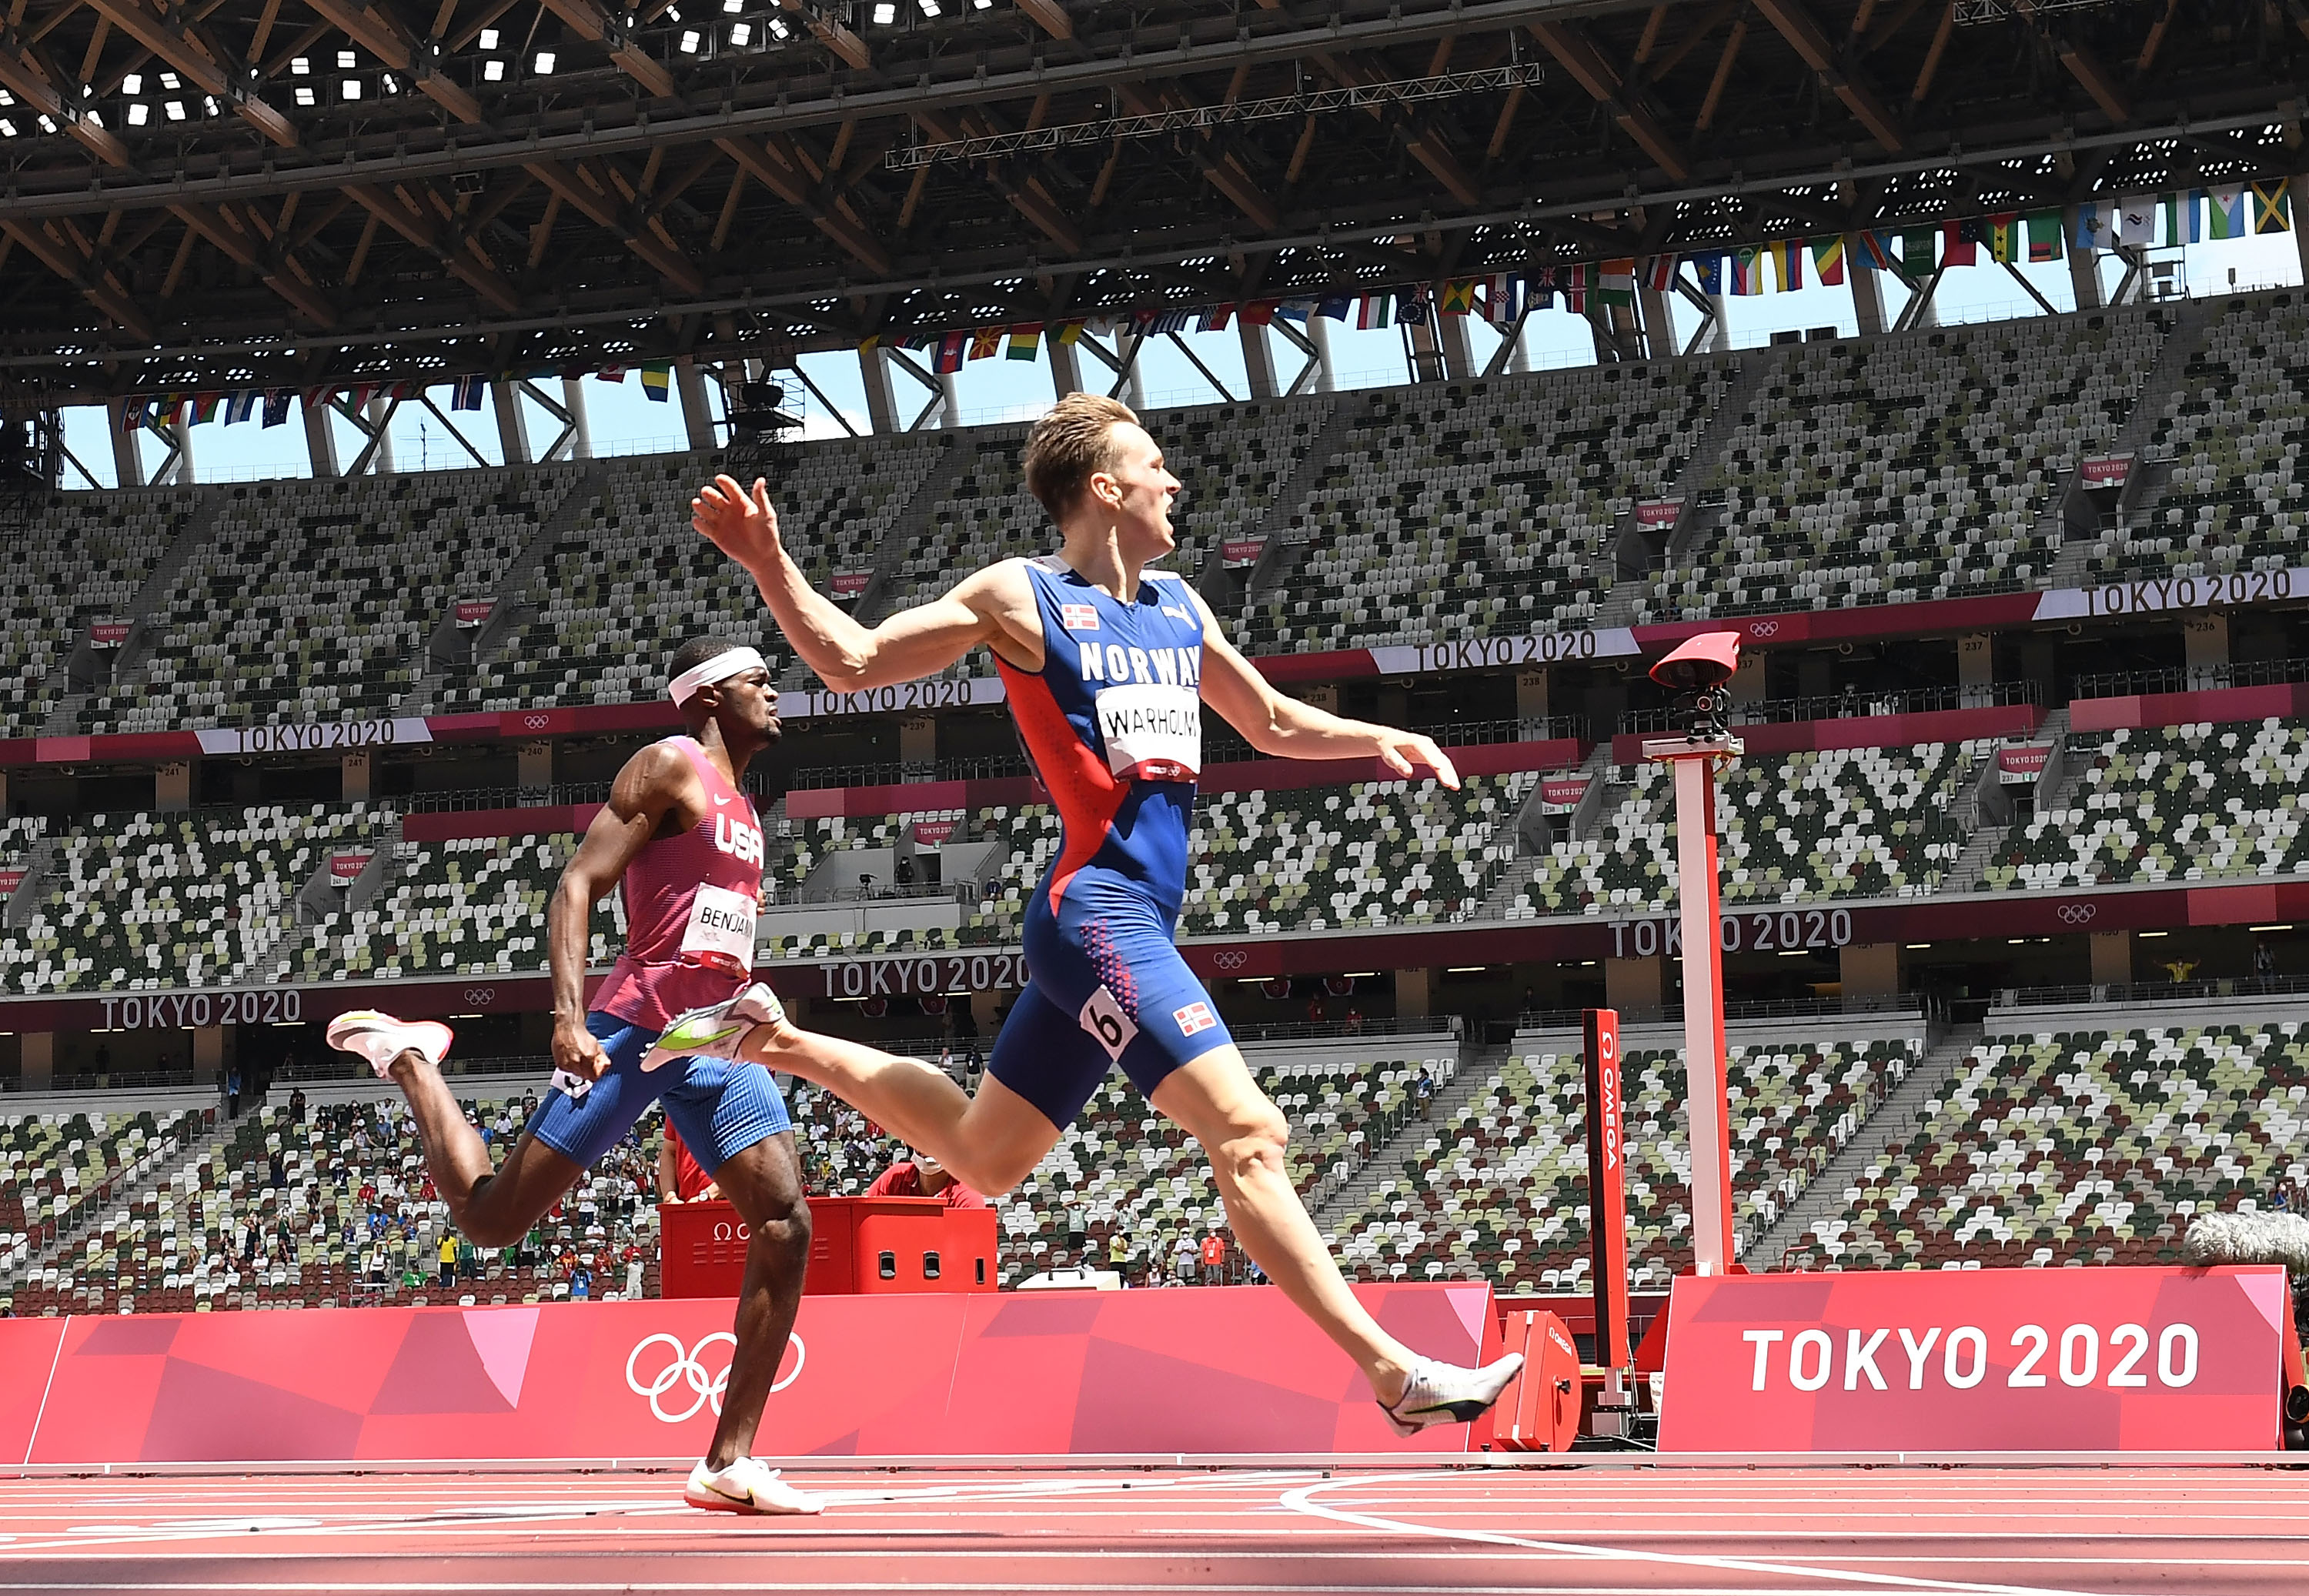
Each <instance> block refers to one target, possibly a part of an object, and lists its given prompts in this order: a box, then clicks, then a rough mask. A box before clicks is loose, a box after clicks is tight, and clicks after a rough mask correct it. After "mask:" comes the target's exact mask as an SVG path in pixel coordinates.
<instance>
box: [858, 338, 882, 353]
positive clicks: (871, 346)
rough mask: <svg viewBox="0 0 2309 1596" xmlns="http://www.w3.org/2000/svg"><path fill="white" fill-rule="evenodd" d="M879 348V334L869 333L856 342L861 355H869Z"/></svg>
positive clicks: (880, 345)
mask: <svg viewBox="0 0 2309 1596" xmlns="http://www.w3.org/2000/svg"><path fill="white" fill-rule="evenodd" d="M881 347H882V335H881V334H880V333H879V332H869V333H868V334H867V335H866V336H865V337H863V338H861V339H860V340H859V341H858V352H859V353H860V354H861V355H864V354H869V353H871V352H872V351H873V350H875V349H880V348H881Z"/></svg>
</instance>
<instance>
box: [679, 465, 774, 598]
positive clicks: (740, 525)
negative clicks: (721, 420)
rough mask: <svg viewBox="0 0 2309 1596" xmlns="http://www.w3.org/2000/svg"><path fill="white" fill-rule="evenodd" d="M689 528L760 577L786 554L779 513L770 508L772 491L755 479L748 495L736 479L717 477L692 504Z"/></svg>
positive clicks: (759, 479) (701, 491) (702, 490)
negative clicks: (779, 526) (782, 554)
mask: <svg viewBox="0 0 2309 1596" xmlns="http://www.w3.org/2000/svg"><path fill="white" fill-rule="evenodd" d="M689 524H690V525H691V526H692V527H694V528H696V530H697V532H698V534H699V535H700V536H701V537H705V538H707V539H711V540H712V541H713V546H714V547H715V548H719V549H720V550H721V551H722V553H723V554H726V555H728V556H730V557H731V559H733V560H735V561H737V562H738V563H739V565H743V566H745V567H746V569H747V570H748V571H751V572H754V573H756V574H759V573H761V572H762V571H764V570H766V569H767V568H768V567H770V566H771V565H775V564H776V563H777V559H778V556H779V555H780V554H781V553H783V550H784V545H783V544H782V543H781V542H780V541H779V540H778V513H777V512H776V511H775V510H773V509H771V508H770V487H769V484H768V483H766V482H765V481H763V480H762V479H761V478H759V477H757V478H755V479H754V491H753V492H752V493H750V494H749V493H748V492H747V491H746V490H745V489H744V488H743V487H739V485H738V479H736V478H735V477H731V476H729V475H727V474H726V473H725V474H724V475H722V476H719V477H716V478H714V479H713V481H711V482H708V483H707V484H706V485H705V487H701V488H699V489H698V490H697V496H696V498H694V499H692V500H690V501H689Z"/></svg>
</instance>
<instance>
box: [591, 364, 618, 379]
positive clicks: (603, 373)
mask: <svg viewBox="0 0 2309 1596" xmlns="http://www.w3.org/2000/svg"><path fill="white" fill-rule="evenodd" d="M593 375H594V377H595V378H596V379H597V380H598V381H601V382H604V383H622V382H624V381H625V380H626V368H625V367H622V366H604V367H601V370H599V371H597V372H595V373H594V374H593Z"/></svg>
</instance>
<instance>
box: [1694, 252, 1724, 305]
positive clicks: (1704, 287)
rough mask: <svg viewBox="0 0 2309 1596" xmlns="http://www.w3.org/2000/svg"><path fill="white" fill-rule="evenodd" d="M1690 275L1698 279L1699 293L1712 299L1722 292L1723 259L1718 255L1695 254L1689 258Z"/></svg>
mask: <svg viewBox="0 0 2309 1596" xmlns="http://www.w3.org/2000/svg"><path fill="white" fill-rule="evenodd" d="M1691 270H1692V275H1694V276H1695V277H1697V278H1699V291H1700V292H1701V293H1703V294H1705V295H1707V296H1708V298H1711V299H1713V298H1717V296H1718V295H1720V294H1722V293H1723V292H1724V257H1723V256H1722V255H1720V254H1696V255H1694V256H1692V257H1691Z"/></svg>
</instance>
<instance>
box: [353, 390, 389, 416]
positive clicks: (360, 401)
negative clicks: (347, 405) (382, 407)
mask: <svg viewBox="0 0 2309 1596" xmlns="http://www.w3.org/2000/svg"><path fill="white" fill-rule="evenodd" d="M382 386H383V384H379V383H356V384H353V392H352V410H353V414H354V415H355V416H356V417H362V416H367V415H368V401H370V400H372V399H375V398H376V391H377V389H378V388H380V387H382Z"/></svg>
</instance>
